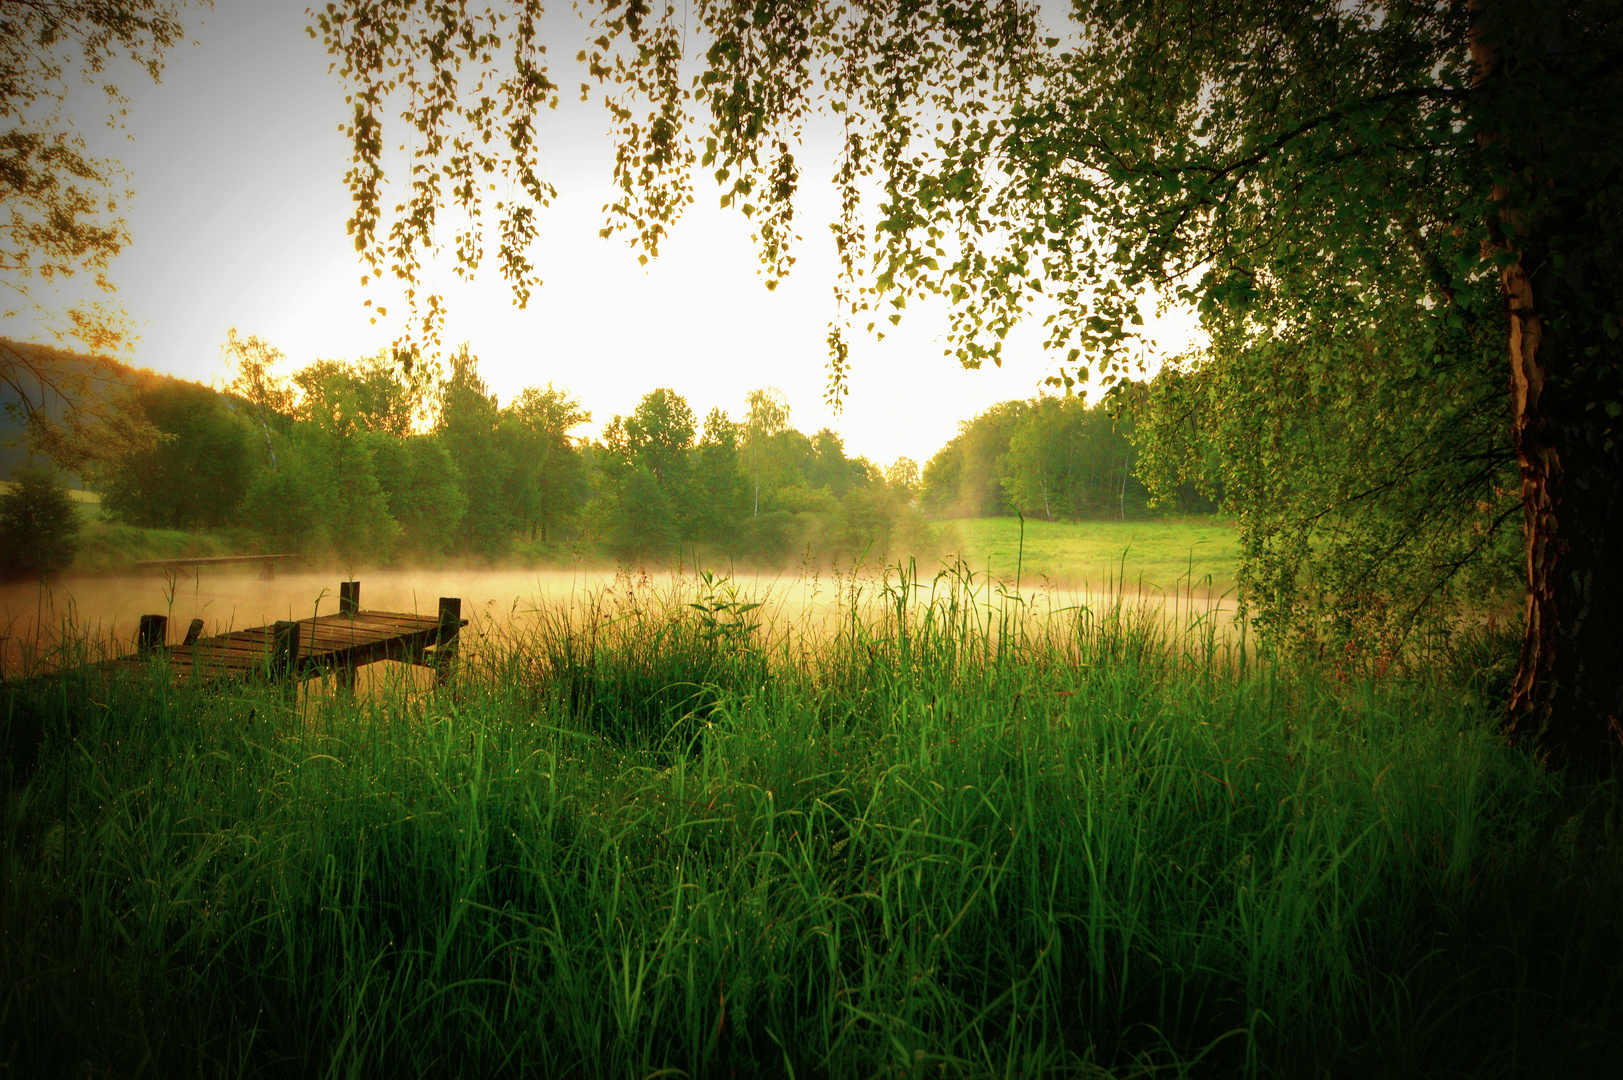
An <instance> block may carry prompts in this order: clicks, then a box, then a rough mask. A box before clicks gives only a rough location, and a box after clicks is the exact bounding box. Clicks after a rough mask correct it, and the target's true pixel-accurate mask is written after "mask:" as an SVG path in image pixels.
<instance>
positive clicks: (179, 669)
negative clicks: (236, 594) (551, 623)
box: [105, 581, 468, 687]
mask: <svg viewBox="0 0 1623 1080" xmlns="http://www.w3.org/2000/svg"><path fill="white" fill-rule="evenodd" d="M466 625H468V621H467V620H466V619H464V618H462V601H461V599H460V598H458V597H454V596H442V597H441V598H440V606H439V612H438V614H435V615H413V614H408V613H406V612H398V611H362V610H360V582H358V581H346V582H343V583H342V584H341V586H340V592H339V612H338V614H336V615H321V616H318V617H315V618H310V619H298V620H296V621H288V622H278V623H275V624H273V625H271V626H255V627H250V628H249V629H246V630H232V631H230V632H228V633H224V634H219V635H217V636H215V637H208V638H205V637H203V636H202V630H203V620H202V619H193V620H192V623H191V626H190V627H189V628H188V630H187V633H186V637H185V640H183V641H182V642H181V643H180V644H178V645H169V644H168V642H167V635H168V619H167V618H166V617H165V616H162V615H143V616H141V623H140V632H139V635H138V637H137V639H136V652H135V653H133V654H132V655H129V656H124V657H120V658H118V659H116V660H112V661H109V662H108V663H107V664H106V665H105V666H106V667H108V668H111V669H113V670H118V669H121V668H122V669H133V668H138V667H145V666H146V665H147V664H149V663H151V661H152V660H153V659H154V658H156V657H157V656H158V655H160V654H161V655H162V656H163V658H164V660H165V661H166V662H167V663H168V665H169V672H170V677H171V678H172V679H174V680H175V681H176V682H177V683H180V682H193V681H196V680H221V681H232V682H246V681H250V680H268V681H294V682H297V681H300V680H303V679H310V678H320V677H325V676H327V675H333V676H336V677H337V679H338V683H339V685H340V686H341V687H353V686H354V684H355V669H356V668H359V667H361V666H363V665H365V664H372V663H376V662H377V661H379V660H395V661H400V662H402V663H407V664H417V665H420V666H423V667H431V668H434V669H435V670H436V672H437V673H438V679H439V681H440V682H442V683H443V682H444V681H445V680H446V678H447V677H448V676H449V674H450V670H451V667H452V665H453V664H454V663H455V660H456V652H457V636H458V633H459V631H461V629H462V628H463V627H464V626H466Z"/></svg>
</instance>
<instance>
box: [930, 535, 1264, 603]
mask: <svg viewBox="0 0 1623 1080" xmlns="http://www.w3.org/2000/svg"><path fill="white" fill-rule="evenodd" d="M936 528H937V529H938V530H940V536H941V544H942V547H943V548H944V549H946V550H949V551H957V552H959V553H960V554H961V556H962V558H963V559H964V561H965V562H966V563H968V565H969V566H970V568H971V569H973V570H977V571H979V570H987V569H989V570H990V571H991V573H992V574H993V576H995V577H997V578H999V579H1000V580H1003V581H1006V582H1013V581H1014V578H1015V573H1016V571H1017V570H1018V572H1019V574H1020V577H1021V580H1022V583H1030V584H1033V585H1037V584H1041V583H1042V582H1043V581H1044V579H1046V580H1047V581H1049V582H1053V583H1055V584H1058V585H1069V586H1077V585H1092V586H1096V587H1106V586H1111V585H1121V586H1125V587H1126V588H1128V589H1134V588H1138V587H1140V586H1142V587H1143V588H1144V589H1146V590H1158V591H1162V592H1167V593H1172V592H1175V591H1176V592H1182V591H1185V590H1187V589H1189V588H1190V587H1191V586H1192V587H1193V588H1194V589H1195V590H1196V591H1197V592H1200V591H1203V590H1204V591H1209V592H1213V593H1219V594H1220V593H1223V592H1225V591H1227V590H1230V589H1232V588H1233V586H1234V571H1235V561H1236V559H1237V558H1238V556H1239V550H1240V547H1239V541H1238V536H1237V534H1236V532H1235V529H1234V526H1233V525H1232V524H1230V523H1228V522H1226V521H1222V520H1219V519H1216V518H1168V519H1158V520H1148V521H1084V522H1048V521H1036V520H1032V519H1030V518H1027V519H1026V522H1025V535H1024V542H1023V544H1022V537H1021V523H1020V521H1019V519H1018V518H1012V517H1002V518H970V519H964V520H958V521H945V522H940V523H938V524H937V526H936Z"/></svg>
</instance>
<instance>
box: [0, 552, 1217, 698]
mask: <svg viewBox="0 0 1623 1080" xmlns="http://www.w3.org/2000/svg"><path fill="white" fill-rule="evenodd" d="M355 576H356V578H357V580H359V581H360V583H361V607H362V609H363V610H368V611H395V612H412V613H418V614H433V613H435V612H436V611H437V610H438V608H439V598H440V597H442V596H455V597H459V598H461V600H462V614H463V617H464V618H466V619H468V620H470V625H469V627H468V629H467V630H465V631H464V634H466V635H468V636H469V637H470V638H472V639H474V640H480V639H486V638H494V639H509V640H511V639H521V638H522V637H523V635H524V633H525V631H526V629H527V628H528V627H530V626H533V624H534V621H535V620H536V618H537V617H538V616H537V613H538V612H541V611H551V612H557V611H558V610H559V609H560V608H571V607H572V608H575V609H577V610H584V609H585V608H588V607H592V606H596V607H598V608H600V609H608V610H615V609H623V608H624V607H625V606H626V605H628V604H637V605H649V604H651V605H655V606H658V605H660V604H670V603H671V602H673V601H674V603H675V604H676V606H678V608H680V607H681V605H684V604H687V603H689V602H692V601H695V600H700V599H703V596H702V594H703V593H704V592H705V591H706V586H705V585H704V583H703V582H702V581H700V580H699V578H698V577H697V576H696V575H695V574H693V573H691V572H689V573H686V574H680V575H678V574H675V573H657V574H649V573H647V572H640V571H639V572H635V573H631V574H628V573H626V572H625V571H616V570H615V569H614V568H610V567H606V568H598V569H592V568H582V569H578V570H572V571H570V570H539V571H538V570H534V569H494V570H467V569H374V570H363V571H358V572H357V573H356V575H355ZM343 580H346V575H344V574H343V573H342V572H341V571H340V572H332V571H329V572H297V573H295V572H287V571H284V572H282V573H279V574H277V575H276V577H275V578H274V579H272V580H265V579H262V578H260V577H259V576H258V572H257V571H256V570H254V569H248V568H244V567H240V566H224V567H218V566H216V567H207V566H206V567H202V568H200V569H198V570H187V571H186V572H184V573H180V574H176V575H174V576H165V575H163V574H160V573H153V572H148V573H143V574H136V575H127V576H114V577H83V578H67V579H63V580H60V581H57V582H55V583H53V584H50V585H39V584H35V583H10V584H6V585H0V635H3V636H4V642H3V645H0V656H3V660H4V664H5V669H4V670H5V673H6V674H7V675H15V674H17V673H18V672H19V671H20V670H22V668H23V667H24V666H29V665H37V664H38V662H39V661H40V659H41V658H45V657H50V656H52V655H53V654H54V653H55V651H56V650H57V649H58V647H59V645H60V643H61V642H62V641H63V640H64V638H65V637H66V638H68V639H72V640H76V641H80V642H83V643H85V644H87V645H89V646H90V652H91V653H92V654H94V655H103V656H105V655H120V654H123V653H127V652H130V651H132V650H133V647H134V641H135V634H136V627H137V624H138V623H139V620H140V617H141V616H142V615H144V614H160V615H167V616H168V617H169V642H170V644H176V643H178V642H179V641H180V640H181V638H182V637H183V636H184V635H185V632H186V627H187V625H188V624H189V623H190V622H191V620H192V619H193V618H201V619H202V620H203V624H204V633H205V635H209V634H216V633H221V632H224V631H227V630H232V629H243V628H247V627H253V626H265V625H268V624H270V623H272V622H275V621H276V620H278V619H303V618H309V617H311V616H313V615H318V614H319V615H332V614H336V613H337V611H338V588H339V583H340V582H341V581H343ZM932 585H934V587H935V588H936V590H937V594H938V595H941V594H943V593H944V592H945V590H946V585H945V584H944V583H943V582H937V581H935V579H934V577H933V574H932V575H923V576H922V580H921V581H920V582H919V583H918V586H917V587H916V589H915V590H914V595H915V598H916V599H918V600H920V601H927V600H928V597H929V595H930V591H931V587H932ZM727 589H733V590H736V596H737V598H738V599H740V600H744V601H760V602H762V605H763V606H762V608H761V609H760V610H759V611H757V612H755V613H752V614H751V615H750V619H751V620H752V621H758V622H761V623H762V624H764V625H765V627H766V628H767V629H768V631H769V632H771V633H772V634H773V635H774V636H777V635H780V634H783V633H801V634H810V635H812V636H817V635H818V634H821V633H825V632H827V631H829V630H830V629H832V628H833V627H834V626H835V625H837V624H838V622H839V620H840V618H841V617H842V613H848V612H849V610H850V607H851V601H852V597H853V592H854V594H855V596H856V599H857V604H858V606H859V607H860V608H862V609H865V610H866V611H868V613H869V614H870V615H872V614H873V607H874V605H875V604H876V603H877V602H879V601H880V600H881V595H880V594H881V583H880V582H879V581H878V580H877V579H876V578H874V577H859V578H856V579H853V578H851V577H849V576H842V575H838V574H832V573H822V574H816V575H810V574H796V573H794V572H784V573H781V574H759V573H747V574H737V575H734V576H732V577H730V578H726V579H724V584H723V586H722V591H721V592H720V593H718V594H717V595H718V596H719V597H720V598H722V599H726V598H728V597H731V596H733V595H735V594H734V593H731V592H728V591H726V590H727ZM1009 595H1010V593H1009V592H1008V590H1006V589H1004V588H1002V587H1001V586H998V585H996V584H995V583H988V584H986V585H985V586H984V587H983V588H981V589H980V591H979V593H978V600H979V602H980V603H982V604H983V605H992V606H1001V605H1004V604H1007V603H1008V602H1009V599H1008V598H1009ZM1145 599H1149V600H1151V602H1154V603H1158V602H1159V598H1153V597H1152V598H1145ZM1111 600H1112V598H1111V597H1108V596H1103V595H1100V594H1098V593H1096V592H1093V591H1089V590H1077V589H1071V590H1049V591H1033V590H1031V589H1029V588H1027V589H1022V590H1021V602H1022V603H1023V604H1025V605H1026V606H1028V607H1029V608H1030V609H1032V610H1034V611H1036V612H1038V613H1039V614H1042V613H1046V612H1052V611H1056V610H1060V609H1063V608H1066V607H1070V606H1075V605H1089V606H1092V607H1094V608H1095V610H1100V609H1103V608H1106V607H1108V606H1109V605H1110V603H1111ZM1197 604H1199V605H1200V606H1201V607H1202V608H1206V607H1207V605H1205V604H1204V603H1201V602H1198V601H1197ZM1187 611H1188V607H1187V604H1180V605H1178V606H1177V608H1176V611H1174V610H1173V609H1172V608H1171V607H1169V608H1168V611H1167V614H1169V615H1176V617H1177V618H1178V619H1179V621H1187V617H1188V616H1187ZM1231 613H1232V605H1231V604H1225V605H1224V606H1223V607H1222V608H1221V609H1220V610H1218V611H1217V612H1216V615H1217V617H1218V618H1219V619H1221V620H1222V621H1223V622H1224V623H1227V622H1228V618H1229V616H1230V615H1231ZM94 655H93V658H94ZM51 666H54V665H51Z"/></svg>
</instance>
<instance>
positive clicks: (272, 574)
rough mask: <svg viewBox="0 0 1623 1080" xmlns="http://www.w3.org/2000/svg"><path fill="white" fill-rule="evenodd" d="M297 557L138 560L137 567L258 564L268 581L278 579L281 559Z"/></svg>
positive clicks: (175, 568) (221, 556)
mask: <svg viewBox="0 0 1623 1080" xmlns="http://www.w3.org/2000/svg"><path fill="white" fill-rule="evenodd" d="M296 558H298V556H297V555H293V554H290V553H284V554H280V555H207V556H202V557H199V558H190V559H187V558H174V559H137V560H136V561H135V565H136V566H138V567H140V568H141V569H143V570H148V569H154V568H156V569H162V570H185V569H188V568H189V569H192V570H198V569H201V568H202V567H205V566H222V565H225V564H226V563H258V564H259V576H260V577H262V578H264V579H265V580H267V581H274V580H275V579H276V563H277V560H279V559H296Z"/></svg>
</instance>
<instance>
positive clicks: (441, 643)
mask: <svg viewBox="0 0 1623 1080" xmlns="http://www.w3.org/2000/svg"><path fill="white" fill-rule="evenodd" d="M461 630H462V598H461V597H460V596H442V597H440V633H439V637H437V638H436V639H435V645H434V668H435V676H434V682H435V684H436V685H438V686H444V685H445V684H446V683H447V682H448V681H450V678H451V670H452V667H453V665H455V663H456V654H457V647H456V644H457V643H456V639H457V634H458V633H460V632H461Z"/></svg>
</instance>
